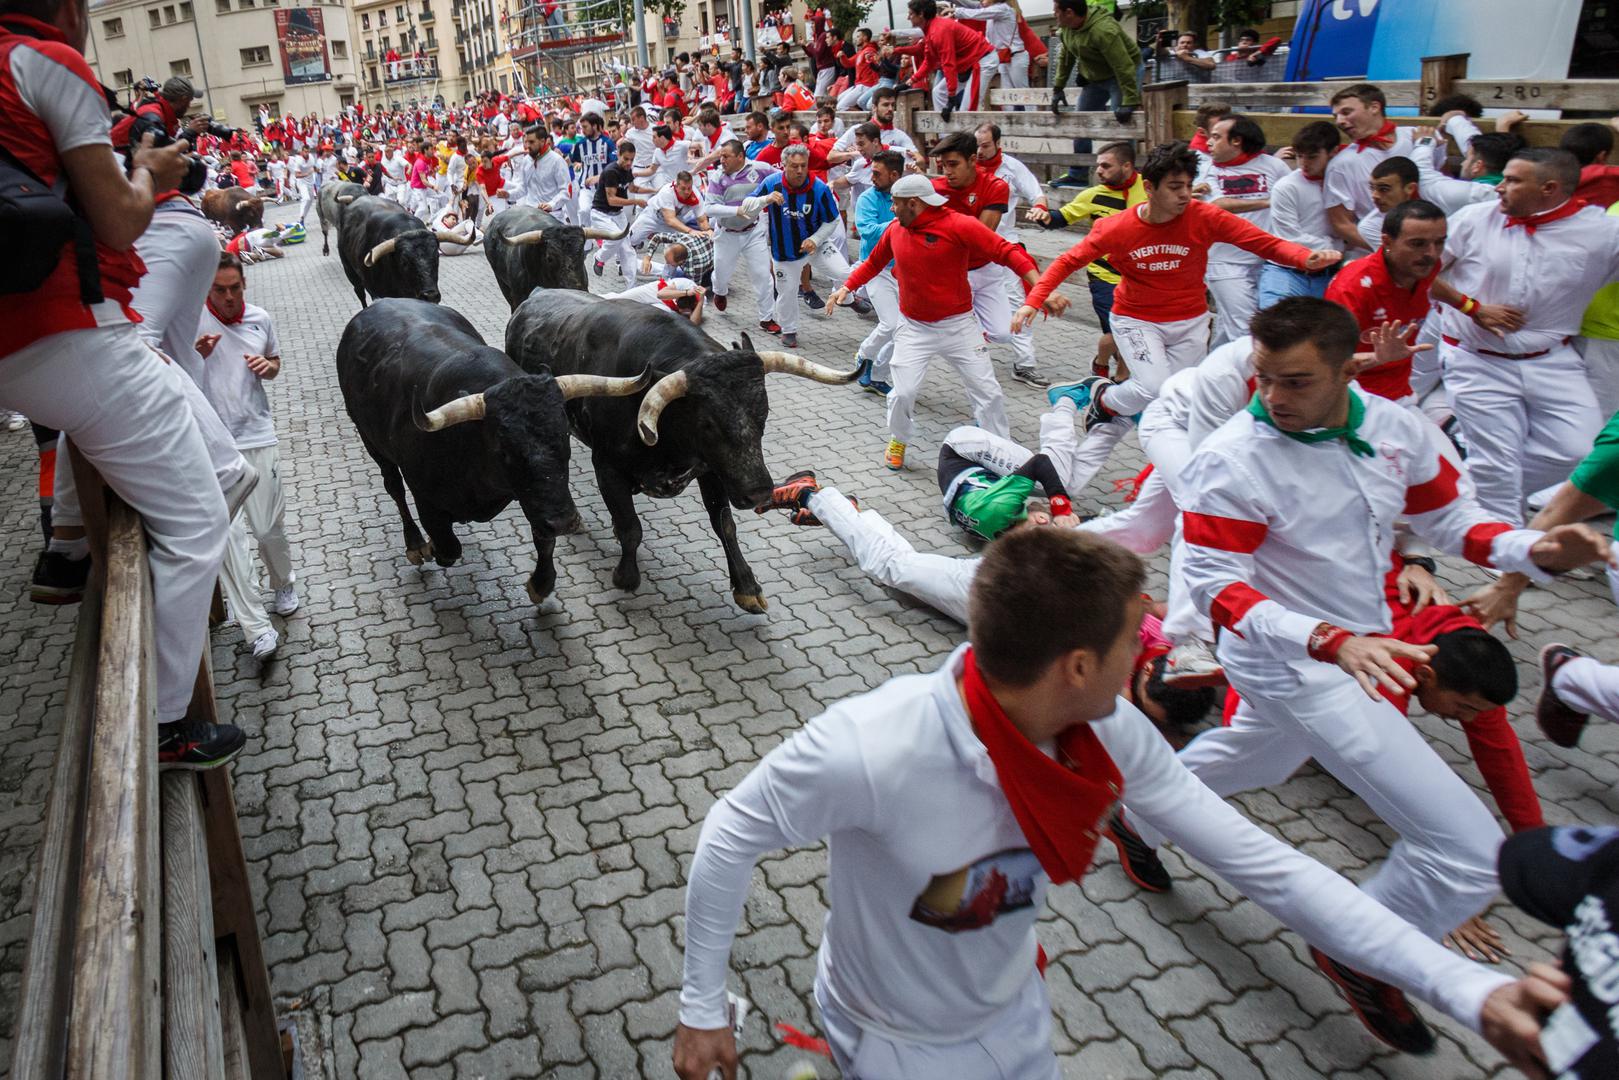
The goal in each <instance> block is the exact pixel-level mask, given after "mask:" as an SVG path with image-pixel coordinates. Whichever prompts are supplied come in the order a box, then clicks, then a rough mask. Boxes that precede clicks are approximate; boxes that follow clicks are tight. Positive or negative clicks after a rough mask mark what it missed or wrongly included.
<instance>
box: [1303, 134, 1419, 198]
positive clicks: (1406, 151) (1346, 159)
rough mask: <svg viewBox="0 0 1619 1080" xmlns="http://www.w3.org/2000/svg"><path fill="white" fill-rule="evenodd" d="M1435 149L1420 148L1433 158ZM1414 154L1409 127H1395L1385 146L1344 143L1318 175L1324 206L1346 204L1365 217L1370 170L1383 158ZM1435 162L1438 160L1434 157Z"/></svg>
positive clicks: (1413, 156) (1370, 184)
mask: <svg viewBox="0 0 1619 1080" xmlns="http://www.w3.org/2000/svg"><path fill="white" fill-rule="evenodd" d="M1438 149H1439V148H1438V147H1430V148H1426V149H1425V150H1424V151H1423V152H1425V153H1427V154H1428V156H1429V158H1430V159H1433V158H1434V155H1435V153H1436V152H1437V151H1438ZM1417 154H1418V150H1417V148H1416V146H1415V144H1414V143H1413V142H1412V141H1411V129H1410V128H1395V129H1394V142H1393V144H1392V145H1391V146H1390V147H1389V148H1388V149H1387V150H1378V149H1376V148H1375V147H1360V146H1356V145H1355V144H1354V143H1350V144H1349V145H1348V146H1345V147H1344V148H1343V149H1342V150H1339V151H1338V152H1337V153H1336V154H1334V155H1332V160H1331V161H1329V162H1327V171H1326V173H1325V174H1324V176H1323V178H1322V183H1323V184H1324V185H1325V201H1326V204H1327V209H1329V210H1330V209H1332V208H1333V207H1334V206H1347V207H1348V208H1349V212H1350V213H1352V214H1354V215H1355V218H1356V219H1357V220H1358V219H1360V218H1362V217H1365V216H1366V214H1367V213H1368V212H1369V211H1371V210H1372V209H1373V207H1372V170H1373V169H1375V168H1376V167H1377V165H1378V163H1379V162H1381V161H1383V160H1384V159H1385V158H1391V157H1408V158H1411V159H1412V160H1413V161H1415V160H1416V157H1417ZM1435 164H1438V161H1437V160H1435Z"/></svg>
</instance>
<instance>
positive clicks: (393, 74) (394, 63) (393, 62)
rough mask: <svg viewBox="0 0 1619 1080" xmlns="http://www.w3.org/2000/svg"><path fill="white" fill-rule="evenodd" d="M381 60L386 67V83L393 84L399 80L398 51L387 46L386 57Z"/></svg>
mask: <svg viewBox="0 0 1619 1080" xmlns="http://www.w3.org/2000/svg"><path fill="white" fill-rule="evenodd" d="M383 60H384V61H385V62H386V63H387V65H388V81H389V82H393V81H394V80H396V79H398V78H399V50H398V49H395V48H393V47H392V46H389V48H388V52H387V55H385V56H384V57H383Z"/></svg>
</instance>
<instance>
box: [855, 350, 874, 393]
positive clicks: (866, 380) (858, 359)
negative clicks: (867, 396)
mask: <svg viewBox="0 0 1619 1080" xmlns="http://www.w3.org/2000/svg"><path fill="white" fill-rule="evenodd" d="M854 362H855V363H857V364H859V365H860V377H859V378H858V379H856V380H855V382H857V383H859V384H860V389H862V390H870V389H871V367H872V364H871V361H870V360H867V359H866V358H865V357H864V356H861V355H860V354H859V353H855V357H854Z"/></svg>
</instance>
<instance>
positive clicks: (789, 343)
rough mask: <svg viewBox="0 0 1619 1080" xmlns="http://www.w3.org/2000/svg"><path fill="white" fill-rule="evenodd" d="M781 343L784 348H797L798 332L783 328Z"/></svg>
mask: <svg viewBox="0 0 1619 1080" xmlns="http://www.w3.org/2000/svg"><path fill="white" fill-rule="evenodd" d="M781 345H782V348H784V349H796V348H798V335H797V334H789V333H787V332H786V331H785V330H783V331H782V334H781Z"/></svg>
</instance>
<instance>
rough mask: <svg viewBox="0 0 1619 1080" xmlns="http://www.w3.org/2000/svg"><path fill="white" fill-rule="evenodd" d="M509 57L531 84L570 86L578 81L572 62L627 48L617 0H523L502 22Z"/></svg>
mask: <svg viewBox="0 0 1619 1080" xmlns="http://www.w3.org/2000/svg"><path fill="white" fill-rule="evenodd" d="M506 41H507V46H508V48H509V49H510V50H511V57H512V60H513V61H514V62H515V63H516V64H517V65H518V67H519V68H521V69H524V70H525V71H526V72H528V73H529V74H530V76H531V77H530V78H529V80H528V81H529V83H530V85H531V86H537V85H540V84H549V85H551V86H554V87H558V88H568V87H572V86H575V85H576V84H578V83H579V81H580V78H579V76H578V74H577V73H576V72H575V70H574V62H575V61H576V60H578V59H579V58H580V57H581V56H587V55H594V54H611V53H617V52H619V51H621V50H622V49H623V48H624V47H625V27H624V23H623V20H622V19H621V18H620V17H619V3H618V0H539V2H536V0H527V2H525V3H523V4H522V6H521V7H519V8H518V9H517V10H516V11H515V12H513V13H512V14H511V15H509V16H507V21H506Z"/></svg>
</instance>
